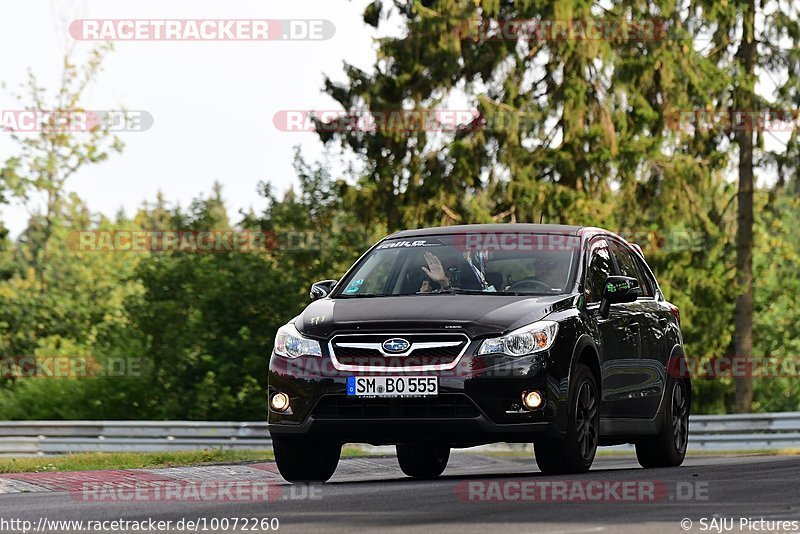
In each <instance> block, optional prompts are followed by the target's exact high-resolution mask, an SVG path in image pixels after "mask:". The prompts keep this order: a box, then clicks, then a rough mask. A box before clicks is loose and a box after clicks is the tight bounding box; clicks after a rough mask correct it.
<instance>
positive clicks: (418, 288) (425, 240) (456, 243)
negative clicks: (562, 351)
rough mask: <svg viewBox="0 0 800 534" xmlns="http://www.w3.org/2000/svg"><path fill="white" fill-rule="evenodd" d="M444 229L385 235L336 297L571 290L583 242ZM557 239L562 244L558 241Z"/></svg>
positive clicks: (530, 293) (549, 292)
mask: <svg viewBox="0 0 800 534" xmlns="http://www.w3.org/2000/svg"><path fill="white" fill-rule="evenodd" d="M499 235H500V234H481V235H480V236H478V237H475V236H470V235H442V236H428V237H422V238H413V239H409V238H406V239H390V240H387V241H384V242H383V243H381V244H380V245H378V246H377V247H376V248H375V249H373V250H372V251H371V252H370V253H369V254H368V255H367V256H366V257H365V258H363V259H362V260H361V262H360V264H359V265H358V267H357V268H356V269H355V270H354V271H353V272H352V273H351V274H350V275H349V276H348V277H347V279H346V280H344V284H342V285H340V289H338V290H337V292H336V294H335V295H334V297H335V298H354V297H362V298H364V297H382V296H397V295H418V294H437V293H485V294H499V295H508V294H513V295H557V294H562V293H566V292H568V291H569V290H568V284H569V281H570V280H571V275H572V271H573V264H574V259H575V258H576V257H577V251H578V247H577V246H573V245H572V244H569V245H568V244H566V243H565V241H567V240H565V239H563V236H558V237H559V239H557V240H554V239H552V236H545V235H538V234H513V236H512V237H509V234H502V237H499ZM554 241H556V242H557V243H558V246H553V245H552V243H553V242H554Z"/></svg>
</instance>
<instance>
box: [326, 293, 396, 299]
mask: <svg viewBox="0 0 800 534" xmlns="http://www.w3.org/2000/svg"><path fill="white" fill-rule="evenodd" d="M386 296H389V295H384V294H379V293H350V294H345V293H342V294H341V295H336V296H335V297H334V298H337V299H357V298H367V299H368V298H374V297H386Z"/></svg>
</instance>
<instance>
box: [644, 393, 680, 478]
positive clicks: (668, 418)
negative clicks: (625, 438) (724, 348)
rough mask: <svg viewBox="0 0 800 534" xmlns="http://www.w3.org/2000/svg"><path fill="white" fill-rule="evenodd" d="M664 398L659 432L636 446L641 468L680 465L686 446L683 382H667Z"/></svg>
mask: <svg viewBox="0 0 800 534" xmlns="http://www.w3.org/2000/svg"><path fill="white" fill-rule="evenodd" d="M667 391H668V395H669V396H668V397H667V398H666V399H664V400H665V401H667V402H666V406H665V408H664V410H665V411H664V424H663V426H662V427H661V433H659V434H658V435H657V436H653V437H652V438H647V439H643V440H641V441H639V442H637V443H636V459H637V460H639V465H641V466H642V467H676V466H679V465H681V464H682V463H683V459H684V457H685V456H686V446H687V445H688V443H689V390H688V388H687V386H686V382H685V381H683V380H675V379H672V378H671V379H670V380H669V382H668V383H667Z"/></svg>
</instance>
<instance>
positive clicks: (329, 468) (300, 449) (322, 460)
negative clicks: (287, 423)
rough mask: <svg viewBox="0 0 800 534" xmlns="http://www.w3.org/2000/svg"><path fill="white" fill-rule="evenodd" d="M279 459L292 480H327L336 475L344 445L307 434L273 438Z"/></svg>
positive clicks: (279, 465) (285, 473)
mask: <svg viewBox="0 0 800 534" xmlns="http://www.w3.org/2000/svg"><path fill="white" fill-rule="evenodd" d="M272 448H273V451H274V452H275V463H276V464H278V471H280V473H281V476H282V477H283V478H285V479H286V480H287V481H288V482H325V481H326V480H328V479H329V478H331V477H332V476H333V472H334V471H336V466H337V465H339V457H340V456H341V454H342V445H341V444H339V443H332V442H319V441H311V440H309V439H306V438H272Z"/></svg>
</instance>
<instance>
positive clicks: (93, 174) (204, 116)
mask: <svg viewBox="0 0 800 534" xmlns="http://www.w3.org/2000/svg"><path fill="white" fill-rule="evenodd" d="M367 4H368V0H353V1H348V0H291V1H287V2H279V1H277V0H226V1H225V2H220V1H209V0H169V1H163V0H136V1H125V2H123V1H109V0H62V1H58V0H25V1H24V2H2V3H0V49H1V50H2V51H3V52H2V56H1V57H2V59H1V60H0V65H2V68H1V69H0V81H4V82H6V83H7V84H8V85H9V87H10V88H13V87H15V86H16V85H18V84H19V83H20V82H23V81H24V80H25V77H26V70H27V69H28V68H31V69H32V70H33V71H34V73H35V74H36V75H37V76H38V77H39V79H40V81H41V82H43V85H45V86H46V87H48V88H54V87H56V85H57V78H58V76H59V75H60V73H61V68H60V64H61V60H62V57H63V55H64V52H65V50H67V48H68V47H70V46H75V45H76V44H77V46H76V47H75V53H76V57H78V58H80V57H84V54H85V53H86V51H87V50H88V49H89V47H91V46H92V43H88V44H87V43H76V42H75V41H74V40H73V39H72V38H71V37H70V36H69V33H68V26H69V22H70V21H72V20H74V19H78V18H96V19H107V18H134V19H142V18H145V19H148V18H149V19H165V18H237V19H258V18H261V19H264V18H266V19H327V20H330V21H332V22H333V23H334V25H335V27H336V34H335V35H334V37H333V38H332V39H331V40H328V41H321V42H320V41H302V42H301V41H266V42H265V41H262V42H234V41H222V42H174V41H171V42H119V43H116V45H115V46H116V49H115V51H114V52H113V53H112V54H111V55H110V56H109V57H108V59H107V61H106V63H105V70H104V72H103V73H102V74H101V76H100V77H99V78H98V80H97V83H96V84H95V85H94V86H93V87H92V88H91V90H90V91H89V92H88V93H87V98H86V100H85V103H84V106H85V107H86V108H87V109H119V108H120V106H121V105H124V106H125V108H127V109H131V110H146V111H148V112H149V113H151V114H152V115H153V117H154V120H155V123H154V125H153V127H152V128H151V129H149V130H147V131H145V132H127V133H122V134H121V138H122V140H123V141H124V142H125V145H126V147H125V150H124V152H123V153H122V154H119V155H114V156H113V157H112V158H111V159H110V160H109V161H107V162H105V163H103V164H101V165H97V166H93V167H86V168H85V169H84V170H82V171H81V172H80V173H79V174H78V175H76V176H75V177H74V179H73V180H72V181H71V182H70V183H69V189H70V190H72V191H75V192H76V193H78V194H79V195H80V197H81V198H83V199H84V200H85V201H86V202H87V203H88V205H89V207H90V209H92V210H93V211H101V212H103V213H105V214H107V215H113V214H114V213H115V212H116V211H117V210H118V209H119V208H120V207H124V208H125V209H126V211H127V212H128V214H132V213H133V211H134V210H135V208H137V207H138V206H139V205H141V203H142V201H143V200H145V199H150V200H152V199H153V198H155V195H156V193H157V191H158V190H161V191H163V192H164V194H165V196H166V198H167V199H168V200H170V201H179V202H180V203H181V205H183V206H186V205H187V204H188V202H189V201H190V200H191V199H192V198H193V197H195V196H197V195H198V194H199V193H207V192H208V191H209V190H210V188H211V186H212V184H213V182H214V181H215V180H219V181H221V182H222V183H223V185H224V192H225V198H226V200H227V201H228V204H229V208H230V209H231V212H232V213H231V214H232V215H234V216H235V215H236V212H237V211H238V210H239V209H241V208H247V207H249V206H251V205H252V206H254V207H256V208H259V207H261V206H262V203H261V202H260V199H259V198H258V197H257V195H256V193H255V191H256V185H257V183H258V182H259V181H261V180H268V181H270V182H272V183H273V184H274V185H275V187H276V189H277V190H278V191H283V190H284V189H287V188H288V187H289V186H290V184H292V183H293V181H294V173H293V170H292V159H293V146H295V145H301V146H302V147H303V151H304V153H305V154H307V155H308V156H309V157H310V158H314V157H315V156H319V155H320V154H321V153H322V148H321V143H320V142H319V141H318V140H317V136H316V135H315V134H313V133H298V132H280V131H277V130H276V129H275V128H274V127H273V125H272V118H273V115H274V114H275V112H276V111H278V110H282V109H336V108H337V106H336V105H335V103H334V102H333V101H332V100H331V99H329V98H328V97H327V96H325V95H323V94H322V93H321V87H322V82H323V75H324V74H328V75H332V76H335V77H338V78H341V72H342V62H343V61H344V60H346V61H348V62H350V63H354V64H356V65H358V66H360V67H363V68H369V67H370V66H371V64H372V63H373V61H374V58H375V47H374V45H373V38H374V37H375V32H374V30H373V29H372V28H370V27H368V26H366V25H365V24H363V22H362V19H361V14H362V12H363V10H364V7H365V6H366V5H367ZM19 107H20V106H19V104H17V103H16V102H15V101H14V100H13V99H11V98H10V96H9V94H8V91H0V109H19ZM7 135H8V134H4V133H2V132H0V160H2V161H4V160H5V159H6V158H7V157H8V156H9V155H11V154H12V153H13V150H14V144H13V143H12V142H11V141H10V139H8V137H7ZM4 136H5V137H4ZM27 218H28V213H27V212H26V210H25V208H23V207H21V206H19V205H16V206H10V207H9V206H0V220H3V221H4V222H5V224H6V226H8V227H9V228H10V229H11V230H12V235H16V234H17V233H18V232H19V231H20V230H21V229H23V228H24V225H25V222H26V221H27Z"/></svg>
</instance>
